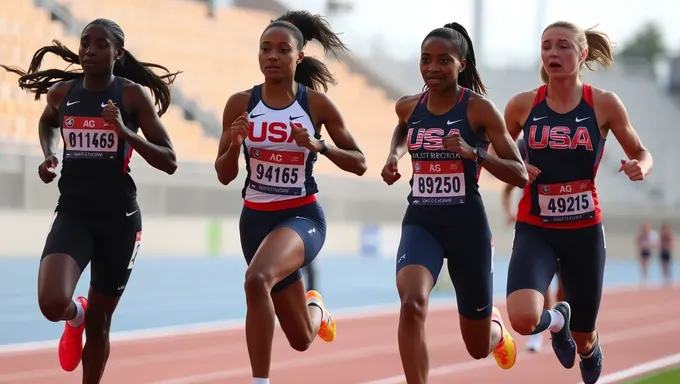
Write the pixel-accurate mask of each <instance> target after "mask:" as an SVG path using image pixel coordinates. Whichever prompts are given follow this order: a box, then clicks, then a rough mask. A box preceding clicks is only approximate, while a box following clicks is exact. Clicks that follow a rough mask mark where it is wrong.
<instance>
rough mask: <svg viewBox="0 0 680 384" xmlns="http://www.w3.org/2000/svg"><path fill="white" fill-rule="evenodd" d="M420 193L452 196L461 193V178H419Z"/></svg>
mask: <svg viewBox="0 0 680 384" xmlns="http://www.w3.org/2000/svg"><path fill="white" fill-rule="evenodd" d="M417 183H418V192H420V194H421V195H431V194H436V195H439V194H450V193H451V192H453V193H459V192H460V183H461V181H460V177H458V176H457V175H444V176H429V177H419V178H418V182H417Z"/></svg>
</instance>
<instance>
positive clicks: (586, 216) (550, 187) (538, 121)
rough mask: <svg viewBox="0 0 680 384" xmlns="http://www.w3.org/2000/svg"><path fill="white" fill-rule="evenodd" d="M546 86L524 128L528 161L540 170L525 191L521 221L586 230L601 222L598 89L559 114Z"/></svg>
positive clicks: (601, 147) (586, 91)
mask: <svg viewBox="0 0 680 384" xmlns="http://www.w3.org/2000/svg"><path fill="white" fill-rule="evenodd" d="M547 88H548V86H547V85H543V86H541V87H540V88H539V89H538V92H537V94H536V98H535V99H534V105H533V108H532V109H531V113H530V114H529V117H528V118H527V121H526V122H525V123H524V126H523V132H524V140H525V143H526V160H527V162H528V163H529V164H531V165H533V166H535V167H537V168H538V169H540V170H541V173H540V174H539V175H538V177H537V178H536V180H534V181H533V182H532V183H531V184H529V185H527V186H526V188H524V192H523V196H522V199H521V200H520V203H519V207H518V212H517V220H518V221H522V222H525V223H528V224H532V225H537V226H542V227H549V228H582V227H587V226H591V225H595V224H597V223H599V222H601V221H602V217H601V210H600V206H599V204H598V201H597V191H596V189H595V176H596V174H597V168H598V166H599V164H600V160H601V158H602V154H603V151H604V144H605V139H604V138H603V137H602V136H601V134H600V129H599V125H598V123H597V119H596V118H595V109H594V107H593V90H592V88H591V87H590V86H589V85H584V86H583V97H582V98H581V102H580V103H579V104H578V105H577V106H576V108H574V109H573V110H572V111H571V112H568V113H565V114H560V113H557V112H554V111H553V110H551V109H550V107H548V104H547V101H546V92H547Z"/></svg>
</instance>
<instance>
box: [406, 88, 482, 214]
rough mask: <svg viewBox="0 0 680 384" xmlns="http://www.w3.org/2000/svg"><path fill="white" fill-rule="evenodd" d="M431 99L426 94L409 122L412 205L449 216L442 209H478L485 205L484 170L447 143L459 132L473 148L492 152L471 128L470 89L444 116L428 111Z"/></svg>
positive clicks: (410, 203) (462, 91)
mask: <svg viewBox="0 0 680 384" xmlns="http://www.w3.org/2000/svg"><path fill="white" fill-rule="evenodd" d="M428 98H429V92H427V91H426V92H424V93H423V94H422V95H421V96H420V98H419V100H418V104H417V105H416V107H415V109H414V110H413V113H412V114H411V116H410V117H409V119H408V121H407V123H408V136H407V144H408V152H409V154H410V156H411V161H412V167H413V175H412V176H411V180H410V181H409V185H410V186H411V192H410V193H409V195H408V202H409V205H410V206H412V207H423V208H425V207H430V208H431V209H433V210H434V209H436V211H433V213H436V214H437V215H442V214H443V215H447V216H448V214H446V213H442V212H444V211H442V209H446V208H451V209H455V208H456V207H461V206H465V205H466V204H468V205H470V204H472V205H475V203H476V202H477V200H479V203H480V204H481V195H480V194H479V185H478V180H479V174H480V172H481V169H482V168H481V166H478V165H477V164H476V163H475V162H474V161H472V160H467V159H463V158H462V157H460V155H458V154H457V153H455V152H449V151H447V150H446V149H444V147H443V145H442V142H443V139H444V138H445V137H446V136H448V135H449V134H451V133H453V132H458V133H460V135H461V137H462V138H463V139H464V140H465V142H466V143H468V144H469V145H470V146H472V147H478V148H484V149H488V147H489V143H488V142H486V141H483V140H481V139H480V138H479V137H478V136H477V134H475V132H474V131H473V130H472V128H471V127H470V123H469V121H468V118H467V106H468V101H469V100H470V90H469V89H466V88H462V89H461V93H460V97H459V99H458V102H457V103H456V104H455V105H454V106H453V108H451V110H449V111H448V112H447V113H445V114H443V115H434V114H432V113H431V112H430V111H428V109H427V100H428ZM471 199H472V200H471ZM482 209H483V205H482ZM448 219H449V220H450V217H448Z"/></svg>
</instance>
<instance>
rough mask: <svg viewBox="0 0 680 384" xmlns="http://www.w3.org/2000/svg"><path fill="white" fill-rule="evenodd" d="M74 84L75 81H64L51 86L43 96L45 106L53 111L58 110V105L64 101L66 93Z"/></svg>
mask: <svg viewBox="0 0 680 384" xmlns="http://www.w3.org/2000/svg"><path fill="white" fill-rule="evenodd" d="M74 82H75V80H66V81H60V82H57V83H55V84H54V85H52V86H51V87H50V89H49V90H47V94H46V95H45V98H46V99H47V105H49V106H50V107H52V108H54V109H58V108H59V105H60V104H61V102H62V101H63V100H64V97H66V94H68V91H69V90H71V86H72V85H73V83H74Z"/></svg>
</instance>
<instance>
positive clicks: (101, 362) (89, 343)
mask: <svg viewBox="0 0 680 384" xmlns="http://www.w3.org/2000/svg"><path fill="white" fill-rule="evenodd" d="M87 300H88V307H87V313H86V315H85V336H86V342H85V347H84V348H83V384H99V382H100V381H101V379H102V375H103V374H104V368H105V367H106V362H107V361H108V359H109V352H110V351H111V345H110V342H109V332H110V330H111V318H112V316H113V312H114V311H115V310H116V307H117V306H118V301H119V300H120V297H111V296H105V295H103V294H101V293H99V292H97V291H96V290H94V289H93V288H92V287H90V291H89V293H88V296H87Z"/></svg>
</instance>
